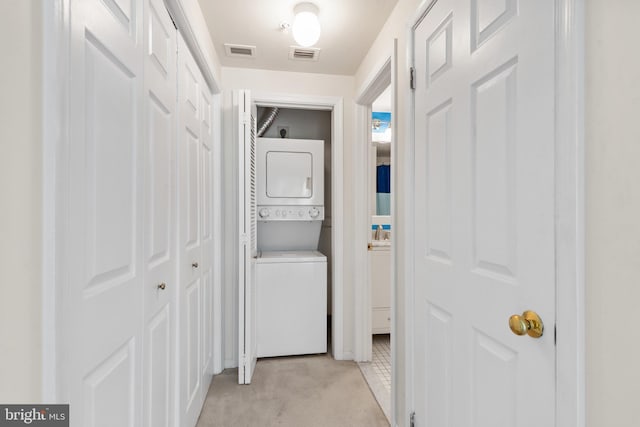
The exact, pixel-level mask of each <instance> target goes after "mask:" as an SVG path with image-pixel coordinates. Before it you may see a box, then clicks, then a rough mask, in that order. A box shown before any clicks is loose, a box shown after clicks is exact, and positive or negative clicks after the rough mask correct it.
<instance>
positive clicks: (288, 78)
mask: <svg viewBox="0 0 640 427" xmlns="http://www.w3.org/2000/svg"><path fill="white" fill-rule="evenodd" d="M221 75H222V79H221V81H222V84H221V86H222V90H223V91H224V119H223V121H224V135H223V157H224V165H225V170H224V181H225V190H224V202H223V204H224V210H225V212H224V217H225V220H224V221H225V224H224V229H225V236H224V239H225V245H224V247H225V249H224V253H225V254H226V255H227V256H226V257H225V267H224V292H225V297H224V298H225V300H224V306H225V325H226V327H225V346H224V347H225V349H224V351H225V366H226V367H231V366H236V365H237V359H238V356H237V349H238V345H237V338H238V332H237V323H238V319H237V306H238V296H237V295H238V293H237V282H238V280H237V260H236V253H237V250H236V249H235V248H236V241H237V233H236V230H237V225H236V223H237V218H236V217H237V215H236V206H237V179H236V178H237V177H236V175H237V170H236V166H235V165H236V164H237V159H236V155H237V152H236V151H235V150H234V147H233V145H232V144H234V141H232V132H231V131H232V121H231V118H232V114H231V99H232V98H231V91H232V90H234V89H249V90H251V91H252V92H253V93H257V92H260V93H269V94H279V95H309V96H327V97H342V98H343V102H344V135H343V140H344V157H343V162H344V165H345V169H344V184H345V185H344V195H343V197H344V209H345V218H344V241H345V248H344V254H345V257H344V258H345V259H344V277H343V283H344V294H343V298H344V307H345V313H344V316H345V317H344V323H345V327H344V335H343V345H344V351H345V353H351V352H352V351H353V328H354V326H353V310H351V307H353V287H352V285H351V284H352V283H353V280H350V278H351V277H353V271H352V269H351V265H352V264H353V263H352V261H351V259H352V254H353V247H352V246H353V245H352V242H353V234H352V230H353V215H352V212H353V204H352V201H353V187H352V183H353V178H352V176H351V171H350V168H349V165H351V164H352V142H353V138H354V126H353V123H354V78H353V77H350V76H338V75H327V74H311V73H292V72H282V71H267V70H256V69H246V68H229V67H223V68H222V73H221Z"/></svg>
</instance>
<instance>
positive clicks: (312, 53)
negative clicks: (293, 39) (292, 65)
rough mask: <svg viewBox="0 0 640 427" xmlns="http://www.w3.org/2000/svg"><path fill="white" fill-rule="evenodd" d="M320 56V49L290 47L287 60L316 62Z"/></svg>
mask: <svg viewBox="0 0 640 427" xmlns="http://www.w3.org/2000/svg"><path fill="white" fill-rule="evenodd" d="M319 55H320V49H316V48H312V47H300V46H291V49H290V50H289V59H293V60H296V61H317V60H318V56H319Z"/></svg>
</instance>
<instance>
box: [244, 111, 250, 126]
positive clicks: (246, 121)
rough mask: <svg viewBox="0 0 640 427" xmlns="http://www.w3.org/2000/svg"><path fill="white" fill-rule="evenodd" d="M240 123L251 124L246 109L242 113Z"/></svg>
mask: <svg viewBox="0 0 640 427" xmlns="http://www.w3.org/2000/svg"><path fill="white" fill-rule="evenodd" d="M242 124H243V125H250V124H251V113H250V112H248V111H245V112H243V113H242Z"/></svg>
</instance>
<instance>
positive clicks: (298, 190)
mask: <svg viewBox="0 0 640 427" xmlns="http://www.w3.org/2000/svg"><path fill="white" fill-rule="evenodd" d="M266 163H267V170H266V173H267V177H266V178H267V180H266V181H267V182H266V191H267V197H269V198H270V199H278V198H297V199H309V198H311V196H312V195H313V165H312V163H313V156H312V154H311V153H310V152H292V151H275V150H274V151H268V152H267V158H266Z"/></svg>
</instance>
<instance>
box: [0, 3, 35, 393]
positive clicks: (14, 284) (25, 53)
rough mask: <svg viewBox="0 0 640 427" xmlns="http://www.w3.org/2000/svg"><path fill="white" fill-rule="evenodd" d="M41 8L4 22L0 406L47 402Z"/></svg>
mask: <svg viewBox="0 0 640 427" xmlns="http://www.w3.org/2000/svg"><path fill="white" fill-rule="evenodd" d="M41 27H42V3H41V2H39V1H24V0H5V1H4V2H3V10H2V19H1V22H0V46H1V49H0V52H1V54H2V66H1V67H0V77H1V81H2V96H1V97H0V117H2V120H1V121H2V125H0V200H1V201H2V202H1V205H0V206H1V207H0V402H3V403H10V402H13V403H25V402H39V401H40V399H41V384H42V381H41V373H42V371H41V368H40V364H41V344H40V340H41V330H42V328H41V324H40V322H41V310H42V304H41V296H42V292H41V273H42V270H41V267H40V266H41V263H42V256H41V250H42V227H41V221H42V203H41V199H42V152H41V151H42V145H41V136H42V135H41V129H42V125H41V118H42V114H41V102H42V86H41V83H40V82H41V79H42V61H41V58H40V55H41V53H42V40H41V39H42V32H41Z"/></svg>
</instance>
